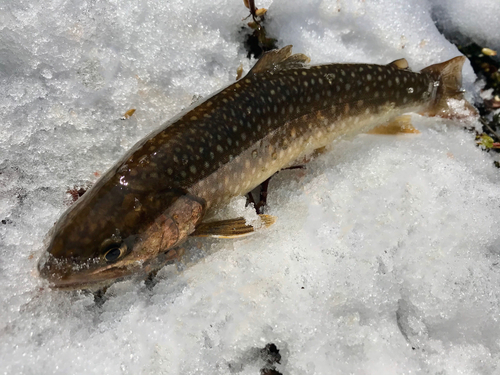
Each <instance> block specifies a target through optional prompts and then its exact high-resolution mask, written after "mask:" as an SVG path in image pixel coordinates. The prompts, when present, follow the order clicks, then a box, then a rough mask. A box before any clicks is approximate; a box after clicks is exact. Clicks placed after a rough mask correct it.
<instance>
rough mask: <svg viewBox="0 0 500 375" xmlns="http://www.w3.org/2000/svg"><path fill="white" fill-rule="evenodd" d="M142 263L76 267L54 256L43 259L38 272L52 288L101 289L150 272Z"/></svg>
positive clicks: (132, 262)
mask: <svg viewBox="0 0 500 375" xmlns="http://www.w3.org/2000/svg"><path fill="white" fill-rule="evenodd" d="M143 263H144V262H141V261H137V260H134V261H129V262H121V263H120V264H114V265H108V266H104V267H99V266H95V265H92V264H84V265H80V266H78V265H77V266H75V265H74V264H71V262H69V261H64V260H58V259H56V258H54V257H52V256H50V257H49V259H41V260H40V262H39V264H38V272H39V275H40V277H41V278H43V279H45V280H47V281H48V282H49V283H50V287H51V288H54V289H60V290H73V289H91V290H94V289H100V288H102V287H105V286H109V285H110V284H112V283H114V282H116V281H121V280H124V279H126V278H127V277H128V276H131V275H134V274H135V275H141V274H146V273H147V272H148V267H147V266H146V267H145V266H144V264H143Z"/></svg>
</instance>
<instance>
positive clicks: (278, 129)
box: [38, 46, 472, 288]
mask: <svg viewBox="0 0 500 375" xmlns="http://www.w3.org/2000/svg"><path fill="white" fill-rule="evenodd" d="M464 61H465V57H463V56H459V57H455V58H453V59H451V60H449V61H446V62H443V63H440V64H436V65H431V66H429V67H427V68H425V69H423V70H422V71H420V72H412V71H411V70H409V69H408V63H407V62H406V60H405V59H400V60H396V61H394V62H392V63H390V64H388V65H375V64H327V65H309V64H308V63H309V58H308V57H307V56H305V55H303V54H292V48H291V46H287V47H284V48H282V49H280V50H275V51H271V52H268V53H266V54H265V55H264V56H263V57H262V58H261V59H260V60H259V61H258V62H257V63H256V64H255V66H254V67H253V68H252V69H251V70H250V72H249V73H248V74H247V75H246V76H245V77H243V78H242V79H240V80H239V81H237V82H235V83H233V84H231V85H229V86H228V87H226V88H225V89H223V90H221V91H219V92H218V93H216V94H214V95H212V96H210V97H208V98H207V99H205V100H204V101H203V102H202V103H201V104H198V105H196V106H194V107H193V108H189V109H187V110H185V111H184V112H183V113H181V114H180V115H178V116H177V117H176V118H174V119H172V120H170V121H169V122H167V123H165V124H164V125H163V126H161V127H160V128H159V129H157V130H156V131H154V132H153V133H151V134H150V135H148V136H147V137H145V138H144V139H142V140H141V141H139V142H138V143H137V144H136V145H135V146H134V147H133V148H132V149H131V150H129V151H128V152H127V153H126V154H125V156H123V158H122V159H121V160H120V161H119V162H118V163H116V164H115V165H114V166H113V167H112V168H111V169H110V170H109V171H107V172H106V173H105V174H104V175H103V176H102V177H101V178H100V179H99V180H98V181H97V182H96V184H95V185H94V186H93V187H91V188H90V189H89V190H88V191H87V192H86V193H85V194H84V195H83V196H82V197H81V198H80V199H78V201H77V202H76V203H75V204H74V205H73V206H71V207H70V208H69V209H68V210H67V211H66V212H65V213H64V214H63V215H62V217H61V218H60V219H59V220H58V222H57V223H56V224H55V225H54V227H53V228H52V230H51V232H50V234H49V242H48V247H47V249H46V252H44V254H43V255H42V257H41V259H40V261H39V264H38V269H39V272H40V275H41V276H42V277H43V278H45V279H48V280H49V281H50V282H51V285H52V286H54V287H59V288H90V287H92V286H96V285H100V286H101V285H105V284H108V283H110V282H113V281H115V280H117V279H122V278H124V277H126V276H130V275H134V274H147V273H149V272H152V271H154V270H157V269H159V268H161V267H162V266H163V265H164V264H167V263H169V262H171V261H173V260H175V259H177V258H178V257H179V256H180V255H181V251H179V245H181V244H182V243H183V242H184V241H185V240H186V239H187V238H188V236H190V235H200V236H203V235H213V236H219V237H237V236H240V235H245V234H248V233H250V232H251V231H252V230H253V229H252V227H250V226H247V225H245V223H244V220H243V219H242V218H236V219H234V220H229V221H226V222H224V223H205V222H203V219H204V217H206V216H207V212H210V210H212V209H213V207H215V206H220V205H223V204H224V203H226V202H228V200H230V199H231V198H232V197H235V196H238V195H242V194H245V193H248V192H249V191H251V190H252V189H254V188H255V187H257V186H258V185H259V184H261V183H262V182H263V181H265V180H266V179H267V178H269V177H270V176H272V175H273V174H274V173H275V172H277V171H279V170H280V169H282V168H284V167H286V166H289V165H291V164H293V162H294V161H295V160H297V159H300V158H303V157H304V156H306V155H308V154H311V153H312V152H313V151H314V150H316V149H319V148H322V147H324V146H326V145H328V144H330V143H331V142H332V141H334V140H336V139H339V138H346V137H353V136H355V135H356V134H359V133H362V132H366V131H369V130H370V129H372V128H374V127H376V126H378V125H382V124H386V123H388V122H390V121H391V120H394V119H395V118H397V117H398V116H400V115H402V114H405V113H408V112H417V113H420V114H424V115H428V116H436V115H438V116H443V117H451V116H453V111H452V110H451V108H450V106H449V100H450V99H457V100H462V99H463V91H462V90H461V80H462V74H461V70H462V65H463V63H464ZM464 102H465V101H464ZM465 103H466V105H467V106H469V107H470V104H468V103H467V102H465ZM471 108H472V107H471ZM263 218H264V219H266V220H268V224H270V223H271V222H272V218H270V217H265V216H264V217H263Z"/></svg>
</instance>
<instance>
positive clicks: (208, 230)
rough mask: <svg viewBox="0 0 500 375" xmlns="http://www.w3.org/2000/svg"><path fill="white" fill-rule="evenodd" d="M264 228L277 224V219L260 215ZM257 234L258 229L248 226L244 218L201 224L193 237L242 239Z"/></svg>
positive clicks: (192, 234)
mask: <svg viewBox="0 0 500 375" xmlns="http://www.w3.org/2000/svg"><path fill="white" fill-rule="evenodd" d="M259 217H260V219H261V222H262V227H265V228H267V227H270V226H271V225H273V224H274V223H275V222H276V217H275V216H271V215H259ZM255 232H256V228H254V227H253V226H251V225H248V224H247V223H246V221H245V219H244V218H242V217H238V218H236V219H229V220H220V221H212V222H210V223H201V224H200V225H198V227H197V228H196V230H195V231H194V232H193V233H191V236H193V237H213V238H240V237H245V236H248V235H250V234H253V233H255Z"/></svg>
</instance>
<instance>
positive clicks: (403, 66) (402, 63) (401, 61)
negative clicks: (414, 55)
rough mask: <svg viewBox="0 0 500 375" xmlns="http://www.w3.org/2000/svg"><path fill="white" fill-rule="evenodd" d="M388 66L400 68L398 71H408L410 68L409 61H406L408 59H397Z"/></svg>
mask: <svg viewBox="0 0 500 375" xmlns="http://www.w3.org/2000/svg"><path fill="white" fill-rule="evenodd" d="M387 65H391V66H393V67H395V68H398V69H401V70H405V69H408V67H409V65H408V61H406V59H397V60H394V61H393V62H391V63H389V64H387Z"/></svg>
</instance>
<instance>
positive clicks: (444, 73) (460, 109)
mask: <svg viewBox="0 0 500 375" xmlns="http://www.w3.org/2000/svg"><path fill="white" fill-rule="evenodd" d="M465 60H466V58H465V57H464V56H457V57H454V58H453V59H451V60H448V61H445V62H442V63H439V64H434V65H431V66H428V67H427V68H425V69H422V71H421V73H425V74H429V75H430V76H431V77H433V79H434V86H435V87H437V91H436V96H435V100H434V101H433V103H432V105H431V107H430V108H429V110H428V111H426V113H425V114H426V115H427V116H439V117H448V118H460V117H467V116H470V115H476V114H477V110H476V109H475V108H474V106H473V105H472V104H470V103H469V102H468V101H467V100H465V99H464V92H465V91H464V90H463V89H462V67H463V65H464V62H465ZM453 99H454V100H453Z"/></svg>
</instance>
